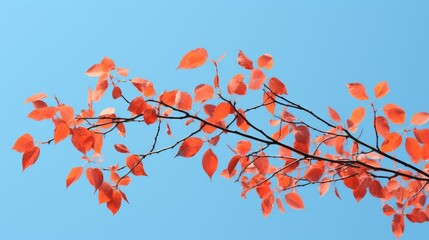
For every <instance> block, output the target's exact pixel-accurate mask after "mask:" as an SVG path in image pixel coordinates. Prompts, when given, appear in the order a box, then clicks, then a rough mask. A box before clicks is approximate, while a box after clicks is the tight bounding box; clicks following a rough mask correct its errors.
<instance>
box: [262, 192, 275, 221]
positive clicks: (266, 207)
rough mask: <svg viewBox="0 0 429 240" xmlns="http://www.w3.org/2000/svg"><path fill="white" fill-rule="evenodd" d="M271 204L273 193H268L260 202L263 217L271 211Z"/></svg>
mask: <svg viewBox="0 0 429 240" xmlns="http://www.w3.org/2000/svg"><path fill="white" fill-rule="evenodd" d="M273 204H274V195H273V194H269V195H268V196H266V197H264V199H263V200H262V203H261V208H262V214H263V215H264V217H267V216H268V215H270V213H271V211H272V210H273Z"/></svg>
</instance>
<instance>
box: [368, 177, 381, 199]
mask: <svg viewBox="0 0 429 240" xmlns="http://www.w3.org/2000/svg"><path fill="white" fill-rule="evenodd" d="M369 193H371V195H372V196H374V197H376V198H384V191H383V187H382V186H381V184H380V182H379V181H378V180H376V179H374V180H372V181H371V183H370V184H369Z"/></svg>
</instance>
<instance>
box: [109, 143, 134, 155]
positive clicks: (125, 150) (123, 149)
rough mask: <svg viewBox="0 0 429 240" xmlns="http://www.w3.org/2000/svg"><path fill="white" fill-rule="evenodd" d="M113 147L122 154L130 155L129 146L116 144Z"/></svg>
mask: <svg viewBox="0 0 429 240" xmlns="http://www.w3.org/2000/svg"><path fill="white" fill-rule="evenodd" d="M113 146H114V147H115V150H116V151H118V152H120V153H130V151H129V150H128V148H127V146H125V145H124V144H115V145H113Z"/></svg>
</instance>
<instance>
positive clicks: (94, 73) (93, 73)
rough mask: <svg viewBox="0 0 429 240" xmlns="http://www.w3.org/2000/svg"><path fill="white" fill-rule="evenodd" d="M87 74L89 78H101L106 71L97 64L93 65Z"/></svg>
mask: <svg viewBox="0 0 429 240" xmlns="http://www.w3.org/2000/svg"><path fill="white" fill-rule="evenodd" d="M85 74H86V75H88V76H89V77H99V76H101V75H103V74H104V71H103V69H102V68H101V64H99V63H97V64H94V65H92V66H91V67H90V68H89V69H88V70H86V72H85Z"/></svg>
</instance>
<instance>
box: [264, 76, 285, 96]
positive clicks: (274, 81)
mask: <svg viewBox="0 0 429 240" xmlns="http://www.w3.org/2000/svg"><path fill="white" fill-rule="evenodd" d="M268 87H269V88H270V89H271V91H272V92H273V93H275V94H277V95H282V94H287V90H286V86H285V85H284V83H283V82H282V81H280V80H279V79H278V78H276V77H272V78H270V80H269V81H268Z"/></svg>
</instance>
